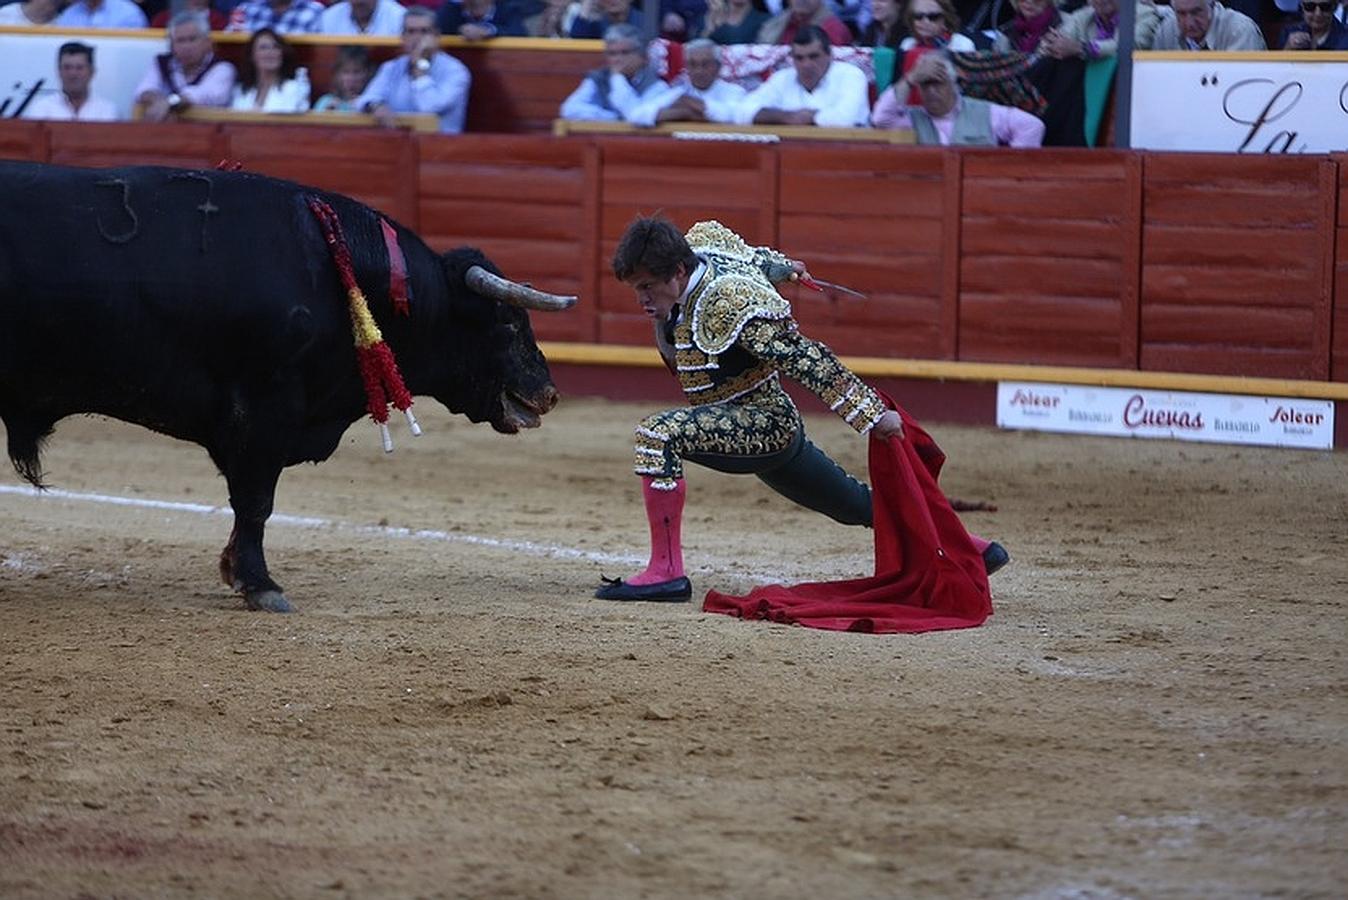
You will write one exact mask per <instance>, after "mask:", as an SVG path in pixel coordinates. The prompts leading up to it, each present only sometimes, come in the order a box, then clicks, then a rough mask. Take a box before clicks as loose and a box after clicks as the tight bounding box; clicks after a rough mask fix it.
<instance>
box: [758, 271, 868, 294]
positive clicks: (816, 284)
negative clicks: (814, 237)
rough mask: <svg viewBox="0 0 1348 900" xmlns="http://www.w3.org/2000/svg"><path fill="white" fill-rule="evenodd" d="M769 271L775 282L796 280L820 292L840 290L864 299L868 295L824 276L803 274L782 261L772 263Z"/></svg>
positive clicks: (772, 280)
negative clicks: (825, 278)
mask: <svg viewBox="0 0 1348 900" xmlns="http://www.w3.org/2000/svg"><path fill="white" fill-rule="evenodd" d="M767 273H768V280H769V281H771V282H772V283H773V284H776V283H778V282H780V281H794V282H796V283H797V284H800V285H803V286H804V287H807V288H809V289H810V290H812V291H819V292H820V293H824V292H825V291H838V292H840V293H843V294H851V295H852V296H853V297H860V298H861V299H862V300H865V299H866V295H865V294H863V293H861V291H854V290H852V289H851V288H850V287H846V286H844V285H841V284H835V283H834V282H832V281H824V280H823V279H822V278H813V277H810V276H802V275H801V274H800V273H799V272H797V271H796V270H795V269H792V268H789V267H787V266H784V265H782V264H780V263H772V264H770V265H769V266H768V270H767Z"/></svg>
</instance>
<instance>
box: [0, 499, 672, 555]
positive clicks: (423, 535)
mask: <svg viewBox="0 0 1348 900" xmlns="http://www.w3.org/2000/svg"><path fill="white" fill-rule="evenodd" d="M3 494H10V495H14V496H20V497H29V498H32V499H35V500H39V501H41V500H44V499H48V498H50V499H54V500H69V501H74V502H76V503H100V504H105V505H108V506H130V507H134V508H137V509H156V510H164V511H167V512H177V513H191V514H193V515H199V516H221V517H233V515H234V511H233V510H231V509H230V508H229V507H227V506H212V505H210V504H206V503H185V502H182V501H177V500H155V499H151V498H143V497H120V496H117V495H116V494H91V493H84V492H80V491H63V490H60V489H58V488H48V489H47V490H43V491H39V490H38V489H37V488H34V487H30V486H27V485H9V484H0V495H3ZM267 524H268V525H291V526H294V527H297V528H327V529H331V530H333V531H340V532H347V533H351V534H360V535H382V536H385V537H392V538H411V539H412V540H418V541H433V542H441V543H448V544H468V545H471V546H475V547H490V548H492V549H496V550H508V551H510V552H512V553H525V554H528V555H530V556H542V557H547V558H551V559H558V558H561V559H579V560H586V561H589V562H596V563H605V564H608V565H624V566H631V565H639V564H641V563H643V562H645V560H644V559H642V558H641V557H638V556H633V555H631V554H625V553H601V552H598V551H594V550H581V549H579V548H577V547H563V546H561V545H558V544H540V543H537V542H535V541H516V540H508V539H503V538H494V537H487V536H484V535H479V534H465V533H463V532H458V531H441V530H439V529H433V528H404V527H401V526H397V525H357V524H354V523H352V522H342V521H339V520H337V519H325V518H322V517H320V516H292V515H288V514H286V513H273V514H272V516H271V518H269V519H268V520H267Z"/></svg>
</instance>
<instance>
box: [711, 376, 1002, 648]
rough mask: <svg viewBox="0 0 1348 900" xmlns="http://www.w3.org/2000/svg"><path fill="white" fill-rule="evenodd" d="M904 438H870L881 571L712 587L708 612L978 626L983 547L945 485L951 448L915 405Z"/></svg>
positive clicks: (804, 620)
mask: <svg viewBox="0 0 1348 900" xmlns="http://www.w3.org/2000/svg"><path fill="white" fill-rule="evenodd" d="M885 400H886V402H888V403H889V404H890V405H891V406H893V408H894V409H896V410H898V413H899V415H900V416H902V417H903V428H904V435H905V436H904V439H903V440H902V441H900V440H897V439H894V438H891V439H889V440H887V441H878V440H871V441H870V475H871V507H872V510H873V511H874V517H875V575H874V576H872V577H870V578H856V579H852V580H848V581H821V582H809V583H806V584H798V585H795V586H794V587H785V586H783V585H779V584H770V585H766V586H764V587H758V588H754V590H753V591H752V592H750V593H749V594H748V595H747V596H744V597H731V596H729V595H726V594H722V593H720V592H718V591H714V590H713V591H708V592H707V597H706V599H705V600H704V601H703V603H702V609H703V611H704V612H717V613H725V614H727V615H732V616H741V617H743V618H745V619H767V620H769V621H772V622H782V623H787V624H793V625H804V626H806V627H808V628H824V629H829V630H832V631H863V632H874V633H877V634H894V633H899V632H906V633H915V632H921V631H942V630H946V629H951V628H971V627H973V626H975V625H981V624H983V622H984V620H986V619H987V617H988V616H990V615H992V594H991V592H990V590H989V588H988V576H987V572H986V571H985V570H984V567H983V557H982V555H981V554H980V553H979V552H978V551H977V550H976V549H974V545H973V541H971V540H970V539H969V533H968V532H967V531H965V529H964V525H963V523H961V522H960V519H959V516H958V515H957V514H956V513H955V511H954V510H953V509H951V507H950V501H949V500H947V499H946V496H945V494H943V493H942V492H941V489H940V487H938V486H937V484H936V480H937V477H938V476H939V475H940V474H941V466H942V464H944V463H945V454H944V453H942V452H941V448H940V447H938V446H936V442H935V441H934V440H932V438H931V435H929V434H927V432H925V431H923V430H922V428H921V427H920V426H919V425H918V424H917V422H915V421H914V420H913V418H912V417H911V416H909V415H908V413H906V412H904V411H903V410H902V409H899V407H897V406H895V405H894V403H893V401H892V400H890V399H889V398H888V397H885Z"/></svg>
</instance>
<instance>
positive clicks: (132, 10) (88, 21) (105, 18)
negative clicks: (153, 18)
mask: <svg viewBox="0 0 1348 900" xmlns="http://www.w3.org/2000/svg"><path fill="white" fill-rule="evenodd" d="M52 24H53V25H56V26H57V27H59V28H144V27H146V25H148V24H149V20H148V19H146V18H145V13H143V12H141V9H140V7H139V6H137V5H136V4H134V3H132V2H131V0H75V2H74V3H72V4H70V5H69V6H67V7H66V8H65V12H63V13H61V14H60V15H59V16H57V17H56V21H55V22H53V23H52Z"/></svg>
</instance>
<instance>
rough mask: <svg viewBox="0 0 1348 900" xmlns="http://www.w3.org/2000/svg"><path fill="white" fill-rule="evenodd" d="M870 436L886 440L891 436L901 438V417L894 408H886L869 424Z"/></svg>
mask: <svg viewBox="0 0 1348 900" xmlns="http://www.w3.org/2000/svg"><path fill="white" fill-rule="evenodd" d="M871 437H873V438H875V439H876V440H880V441H886V440H889V439H890V438H892V437H896V438H898V439H899V440H903V418H902V417H901V416H900V415H899V414H898V413H897V412H895V411H894V410H892V409H887V410H885V414H884V415H883V416H881V417H880V419H879V421H877V422H876V423H875V424H874V425H872V426H871Z"/></svg>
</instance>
